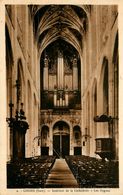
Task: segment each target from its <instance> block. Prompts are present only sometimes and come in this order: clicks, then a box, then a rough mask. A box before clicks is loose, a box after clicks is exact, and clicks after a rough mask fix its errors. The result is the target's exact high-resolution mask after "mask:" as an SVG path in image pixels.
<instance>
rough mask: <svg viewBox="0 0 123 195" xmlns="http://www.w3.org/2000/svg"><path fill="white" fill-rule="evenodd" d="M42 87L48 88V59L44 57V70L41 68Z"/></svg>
mask: <svg viewBox="0 0 123 195" xmlns="http://www.w3.org/2000/svg"><path fill="white" fill-rule="evenodd" d="M43 87H44V90H48V59H47V57H45V59H44V70H43Z"/></svg>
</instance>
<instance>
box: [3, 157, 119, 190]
mask: <svg viewBox="0 0 123 195" xmlns="http://www.w3.org/2000/svg"><path fill="white" fill-rule="evenodd" d="M7 173H8V177H7V178H8V181H7V184H8V185H7V187H8V188H118V186H119V185H118V183H119V179H118V178H119V175H118V162H115V161H114V162H113V161H111V162H110V161H102V160H99V159H95V158H92V157H89V156H79V155H78V156H66V157H65V159H62V158H61V159H57V158H56V157H54V156H42V157H37V158H35V159H34V158H30V159H25V160H23V161H19V162H17V161H16V162H13V163H10V164H8V165H7ZM13 178H14V179H13Z"/></svg>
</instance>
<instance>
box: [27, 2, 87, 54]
mask: <svg viewBox="0 0 123 195" xmlns="http://www.w3.org/2000/svg"><path fill="white" fill-rule="evenodd" d="M29 8H30V11H31V16H32V19H33V25H34V33H35V37H36V40H37V42H38V48H39V53H40V54H41V53H42V52H43V50H44V49H45V48H46V47H47V46H48V45H49V44H50V43H52V42H54V41H56V40H58V39H63V40H64V41H66V42H68V43H70V44H71V45H72V46H73V47H74V48H76V50H77V51H78V52H79V53H80V52H81V51H82V46H83V44H82V40H83V37H84V35H85V33H86V32H87V29H88V17H89V14H90V11H91V6H89V5H83V6H74V5H45V6H44V5H29Z"/></svg>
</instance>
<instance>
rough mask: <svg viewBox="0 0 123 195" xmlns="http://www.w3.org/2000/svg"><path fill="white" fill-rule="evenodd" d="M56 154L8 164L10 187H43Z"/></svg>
mask: <svg viewBox="0 0 123 195" xmlns="http://www.w3.org/2000/svg"><path fill="white" fill-rule="evenodd" d="M54 162H55V157H54V156H42V157H35V158H27V159H24V160H21V161H14V162H11V163H8V164H7V187H8V188H43V187H44V185H45V182H46V179H47V177H48V174H49V171H50V170H51V168H52V166H53V164H54Z"/></svg>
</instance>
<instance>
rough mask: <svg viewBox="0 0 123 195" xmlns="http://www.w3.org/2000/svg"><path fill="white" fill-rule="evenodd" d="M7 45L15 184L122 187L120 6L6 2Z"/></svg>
mask: <svg viewBox="0 0 123 195" xmlns="http://www.w3.org/2000/svg"><path fill="white" fill-rule="evenodd" d="M5 44H6V104H7V109H6V110H7V111H6V120H7V127H6V131H7V186H8V188H25V187H26V188H31V187H33V188H45V187H46V188H48V187H79V188H83V187H86V188H89V187H112V188H113V187H118V185H119V176H118V173H119V171H118V163H119V148H118V147H119V124H118V119H119V117H118V115H119V110H118V106H119V105H118V101H119V89H118V86H119V64H118V55H119V54H118V6H117V5H67V4H65V5H64V4H63V5H62V4H61V5H54V4H48V5H6V6H5ZM55 163H57V166H58V170H59V169H60V170H61V167H62V164H63V163H66V164H67V165H64V166H68V167H69V169H70V170H71V173H72V174H73V175H74V179H75V181H76V183H73V184H72V181H73V179H72V176H71V185H70V184H69V181H67V184H64V185H63V184H62V182H63V181H61V180H60V181H59V183H53V182H52V181H51V179H50V181H49V175H50V176H51V172H52V170H53V168H54V166H55V165H56V164H55ZM65 169H66V168H65ZM60 170H59V171H58V174H57V179H58V177H59V174H60ZM61 172H62V171H61ZM64 174H66V172H64ZM13 177H14V178H15V179H14V180H12V178H13ZM48 182H49V183H48Z"/></svg>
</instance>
